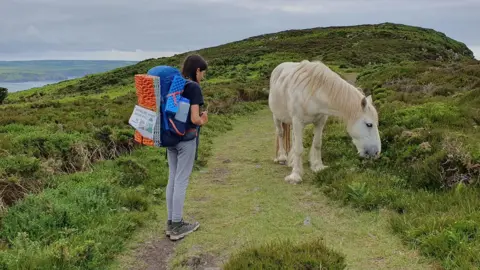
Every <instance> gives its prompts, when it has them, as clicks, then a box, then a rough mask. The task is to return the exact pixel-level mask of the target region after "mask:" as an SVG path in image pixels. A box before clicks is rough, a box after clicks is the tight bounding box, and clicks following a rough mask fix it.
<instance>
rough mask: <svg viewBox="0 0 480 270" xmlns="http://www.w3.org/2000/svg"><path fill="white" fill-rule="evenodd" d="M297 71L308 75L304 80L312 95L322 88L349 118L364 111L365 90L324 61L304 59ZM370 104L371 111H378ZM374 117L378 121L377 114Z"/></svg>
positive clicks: (353, 117) (338, 108)
mask: <svg viewBox="0 0 480 270" xmlns="http://www.w3.org/2000/svg"><path fill="white" fill-rule="evenodd" d="M295 73H297V74H299V73H303V74H304V75H306V77H303V76H302V77H303V78H302V79H303V80H302V81H304V82H305V83H306V86H307V89H308V91H309V92H310V95H314V94H315V91H318V90H319V89H322V93H324V94H325V95H326V96H327V97H328V98H329V102H330V103H331V104H332V106H333V107H335V108H336V109H337V110H338V111H340V112H341V113H342V114H343V116H344V117H346V118H347V119H356V118H358V117H359V116H360V115H362V114H363V113H364V112H363V110H362V107H361V100H362V98H364V97H365V95H364V94H363V92H362V91H360V89H358V88H356V87H355V86H353V85H351V84H350V83H348V82H347V81H346V80H344V79H343V78H342V77H340V75H338V74H337V73H335V72H334V71H333V70H331V69H330V68H329V67H328V66H326V65H325V64H324V63H322V62H320V61H312V62H310V61H308V60H303V61H301V62H300V64H299V65H298V67H297V70H296V72H295ZM368 106H370V110H369V111H371V112H375V111H376V110H375V108H374V107H373V106H372V105H371V104H369V105H368ZM372 117H374V120H375V121H377V119H376V115H375V114H373V115H372Z"/></svg>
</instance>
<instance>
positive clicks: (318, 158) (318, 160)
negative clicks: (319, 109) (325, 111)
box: [310, 115, 328, 173]
mask: <svg viewBox="0 0 480 270" xmlns="http://www.w3.org/2000/svg"><path fill="white" fill-rule="evenodd" d="M327 119H328V116H327V115H324V116H322V117H321V118H320V119H318V121H317V122H315V123H314V125H315V129H314V135H313V141H312V147H311V148H310V169H311V170H312V171H313V172H315V173H316V172H319V171H321V170H323V169H325V168H327V166H325V165H323V162H322V151H321V150H322V136H323V129H324V127H325V124H326V123H327Z"/></svg>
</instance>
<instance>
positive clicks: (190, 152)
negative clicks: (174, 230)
mask: <svg viewBox="0 0 480 270" xmlns="http://www.w3.org/2000/svg"><path fill="white" fill-rule="evenodd" d="M196 141H197V140H195V139H193V140H190V141H184V142H180V143H179V144H178V145H176V146H175V147H169V148H167V156H168V168H169V170H170V175H169V178H168V185H167V192H166V193H167V194H166V195H167V209H168V220H172V221H173V222H179V221H181V220H182V218H183V204H184V202H185V193H186V191H187V186H188V182H189V178H190V174H191V173H192V169H193V162H194V160H195V152H196V146H197V142H196Z"/></svg>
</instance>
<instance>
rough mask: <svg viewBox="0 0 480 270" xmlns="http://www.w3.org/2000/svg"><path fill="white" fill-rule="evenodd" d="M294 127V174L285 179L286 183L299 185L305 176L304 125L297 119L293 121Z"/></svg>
mask: <svg viewBox="0 0 480 270" xmlns="http://www.w3.org/2000/svg"><path fill="white" fill-rule="evenodd" d="M292 127H293V145H292V146H293V147H292V151H291V155H292V157H291V158H292V159H293V161H292V163H293V164H292V167H293V168H292V173H291V174H290V175H288V176H287V177H285V181H287V182H289V183H291V184H297V183H300V182H301V181H302V174H303V162H302V153H303V138H302V136H303V128H304V124H303V123H302V121H300V120H299V119H297V118H293V119H292Z"/></svg>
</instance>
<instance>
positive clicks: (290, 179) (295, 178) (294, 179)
mask: <svg viewBox="0 0 480 270" xmlns="http://www.w3.org/2000/svg"><path fill="white" fill-rule="evenodd" d="M285 181H286V182H287V183H290V184H294V185H295V184H298V183H300V182H302V177H301V176H300V175H298V174H297V173H292V174H290V175H289V176H287V177H285Z"/></svg>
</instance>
